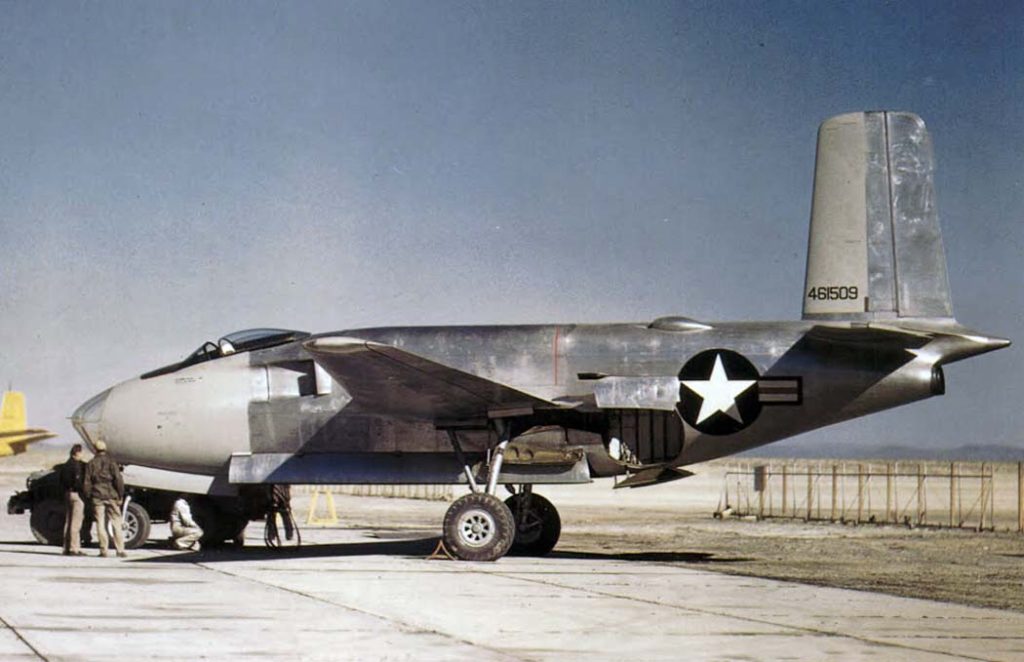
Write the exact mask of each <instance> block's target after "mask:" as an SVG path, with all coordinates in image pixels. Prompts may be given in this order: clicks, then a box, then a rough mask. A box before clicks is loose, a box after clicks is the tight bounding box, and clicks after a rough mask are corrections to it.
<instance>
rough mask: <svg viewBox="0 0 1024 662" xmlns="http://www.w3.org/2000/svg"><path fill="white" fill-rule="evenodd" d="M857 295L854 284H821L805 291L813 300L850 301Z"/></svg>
mask: <svg viewBox="0 0 1024 662" xmlns="http://www.w3.org/2000/svg"><path fill="white" fill-rule="evenodd" d="M859 297H860V294H859V292H858V289H857V286H856V285H830V286H828V287H825V286H824V285H822V286H819V287H812V288H811V289H810V290H808V291H807V298H808V299H814V300H815V301H851V300H854V299H857V298H859Z"/></svg>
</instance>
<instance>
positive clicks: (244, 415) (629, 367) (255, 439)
mask: <svg viewBox="0 0 1024 662" xmlns="http://www.w3.org/2000/svg"><path fill="white" fill-rule="evenodd" d="M331 335H343V336H354V337H359V338H363V339H366V340H370V341H375V342H379V343H383V344H386V345H390V346H394V347H398V348H400V349H402V350H404V351H407V352H410V353H413V354H416V355H418V356H422V357H425V358H428V359H430V360H432V361H436V362H437V363H440V364H444V365H447V366H451V367H453V368H455V369H458V370H461V371H464V372H466V373H471V374H473V375H477V376H479V377H482V378H484V379H487V380H490V381H494V382H499V383H501V384H505V385H507V386H511V387H514V388H515V389H518V390H520V391H523V392H525V393H528V394H531V395H535V396H537V397H538V398H541V399H543V400H547V401H551V402H554V403H558V405H559V406H558V407H552V408H549V409H541V408H535V409H534V410H532V411H530V412H529V413H525V415H523V413H522V412H520V415H519V416H517V420H519V423H520V429H523V428H525V427H529V426H530V425H532V424H544V425H560V426H563V427H566V428H582V429H585V430H586V431H587V432H589V433H591V434H592V435H598V436H599V437H600V439H601V440H602V441H604V442H607V441H608V440H609V438H610V437H611V436H613V435H615V434H616V432H615V430H614V425H615V421H617V420H619V419H616V418H615V416H616V415H619V416H621V414H622V413H624V412H625V413H626V414H627V415H633V414H637V415H638V420H641V421H642V420H643V414H644V413H648V412H649V413H650V414H652V415H661V416H666V417H670V418H668V419H667V420H672V418H671V417H674V419H675V421H676V422H677V424H678V425H680V426H681V439H682V443H681V444H679V448H678V452H673V453H672V456H671V457H664V456H663V455H664V453H662V456H658V455H657V450H658V449H654V448H652V449H651V450H650V451H646V452H645V448H644V444H650V445H651V446H655V445H657V443H658V437H659V434H663V433H659V432H658V431H656V430H655V431H650V432H644V431H643V430H638V431H637V435H636V436H635V437H634V439H633V440H632V443H633V444H634V445H635V446H636V447H635V448H632V449H631V450H632V453H633V455H634V457H636V458H637V459H638V461H639V462H640V463H653V462H652V460H654V461H658V462H662V463H664V464H668V465H672V466H680V465H685V464H690V463H693V462H700V461H704V460H709V459H713V458H716V457H721V456H724V455H729V454H732V453H736V452H739V451H742V450H745V449H748V448H753V447H756V446H759V445H761V444H765V443H768V442H772V441H776V440H778V439H782V438H785V437H788V436H791V435H794V434H798V433H800V432H805V431H807V430H811V429H815V428H820V427H823V426H826V425H830V424H833V423H836V422H839V421H842V420H846V419H849V418H853V417H856V416H861V415H864V414H868V413H871V412H875V411H880V410H883V409H887V408H890V407H895V406H899V405H902V404H906V403H909V402H913V401H916V400H920V399H923V398H926V397H929V396H931V395H935V394H938V393H941V392H942V387H943V385H942V378H941V371H940V368H939V366H940V364H941V362H942V361H943V360H944V356H948V354H949V352H948V351H947V352H946V354H945V355H943V354H940V353H937V352H928V351H923V349H924V348H926V347H927V345H928V344H929V343H930V342H931V343H934V342H936V341H935V340H934V339H932V338H927V337H920V336H916V335H913V334H910V333H902V332H892V331H879V330H874V329H871V328H868V327H867V326H866V325H859V326H854V325H851V324H843V323H836V324H828V325H823V324H820V323H819V324H815V323H812V322H772V323H728V324H713V325H711V326H710V328H709V327H705V326H701V325H696V328H684V329H682V330H671V329H670V330H666V329H661V328H652V327H651V325H647V324H608V325H583V324H581V325H536V326H533V325H531V326H483V327H411V328H377V329H360V330H353V331H345V332H343V333H341V334H323V335H322V336H316V337H314V338H322V337H329V336H331ZM943 337H945V338H950V337H962V335H961V336H951V335H947V336H943ZM305 342H308V340H303V341H293V342H289V343H286V344H282V345H277V346H274V347H270V348H266V349H257V350H253V351H249V352H244V353H237V354H231V355H227V356H223V357H219V358H211V359H210V360H208V361H204V362H201V363H198V364H195V365H191V366H187V367H184V368H182V369H180V370H177V371H173V372H169V373H167V374H162V375H158V376H155V377H149V378H137V379H132V380H129V381H126V382H123V383H121V384H119V385H117V386H115V387H113V388H111V389H109V390H108V391H106V392H104V393H103V394H101V395H100V396H98V397H97V398H94V399H93V400H91V401H89V402H88V403H86V404H85V405H83V407H82V408H80V409H79V411H77V412H76V413H75V416H74V418H75V420H76V421H77V422H78V424H79V426H80V428H81V429H82V430H84V431H85V432H86V433H87V435H88V436H89V438H92V439H95V438H102V439H104V440H105V441H106V442H107V443H108V444H109V445H110V446H111V448H113V449H116V452H117V457H118V458H119V460H121V461H122V462H126V463H129V464H134V465H141V466H147V467H155V468H160V469H167V470H171V471H183V472H194V473H202V474H222V473H225V472H226V471H227V468H228V465H229V461H230V459H231V457H232V455H234V454H240V453H252V454H266V453H273V454H301V455H308V454H317V453H325V454H331V453H448V452H450V447H449V445H448V441H447V439H446V436H445V434H444V432H443V431H441V430H439V429H438V428H439V427H440V426H442V425H443V422H441V421H415V420H402V419H401V418H399V417H389V416H379V415H375V413H374V412H373V411H365V410H363V409H361V408H360V406H359V403H358V402H353V401H352V399H351V397H350V396H349V394H348V393H347V391H346V390H345V388H344V387H343V385H341V384H339V383H337V382H335V381H333V380H330V377H328V376H327V375H326V374H325V373H324V372H323V371H320V370H317V365H316V363H315V362H314V360H313V358H312V356H311V355H310V353H309V352H308V351H307V350H306V349H305V347H304V343H305ZM963 343H969V341H966V340H962V341H961V344H963ZM975 344H976V346H977V351H984V350H983V347H984V345H983V344H980V343H975ZM718 348H728V350H730V351H733V352H737V353H739V354H741V355H742V356H744V357H746V358H747V359H748V360H749V361H750V362H751V363H752V364H753V365H754V366H755V368H756V370H757V372H758V374H759V375H760V376H761V377H763V378H765V379H778V380H791V383H794V384H798V385H799V386H798V388H799V391H798V392H797V393H795V395H793V394H791V397H790V398H789V399H788V401H786V402H783V403H766V405H769V406H764V407H763V408H762V409H761V410H760V411H759V413H758V414H757V417H756V420H753V421H747V423H748V425H747V426H746V427H745V428H744V429H742V430H740V431H737V432H736V433H734V434H729V435H725V436H719V435H712V434H705V433H702V432H701V431H699V430H697V429H695V428H694V427H693V426H691V425H689V424H687V423H686V422H685V420H684V417H682V416H681V415H680V412H679V411H678V410H679V408H680V406H681V398H680V397H679V394H680V380H679V375H680V370H681V368H682V367H683V365H684V364H685V363H686V362H687V360H688V359H689V358H690V357H693V356H695V355H698V354H700V353H701V352H704V351H707V350H715V349H718ZM972 353H977V352H972ZM957 358H959V357H957ZM325 380H330V382H329V383H326V381H325ZM763 383H764V382H762V384H763ZM762 397H766V396H762ZM772 404H774V406H771V405H772ZM652 420H663V419H660V418H659V419H652ZM620 424H621V423H620ZM638 425H641V426H642V425H643V423H642V422H641V423H639V424H638ZM472 427H473V426H469V427H468V429H467V431H466V432H465V435H466V438H467V446H468V449H469V450H482V449H483V448H485V447H486V446H487V445H488V442H489V441H490V440H491V438H492V435H493V432H492V431H490V430H488V429H487V425H486V423H485V422H484V423H483V424H482V425H481V426H479V428H478V429H476V430H474V429H472ZM587 450H588V453H590V454H591V455H593V454H595V453H599V452H600V451H599V450H598V447H596V446H594V445H593V444H591V445H590V446H589V447H588V448H587ZM672 450H673V451H674V450H675V449H672ZM644 455H647V456H648V457H644ZM607 466H609V465H608V464H607V463H601V462H591V468H592V472H593V473H595V474H598V475H600V474H601V473H604V472H607V471H608V469H605V470H604V471H602V470H601V469H600V468H597V470H596V471H595V470H594V469H595V467H607ZM455 469H457V467H455ZM612 471H613V472H614V471H615V470H614V469H612ZM452 476H453V480H460V478H459V474H458V472H457V471H453V472H452Z"/></svg>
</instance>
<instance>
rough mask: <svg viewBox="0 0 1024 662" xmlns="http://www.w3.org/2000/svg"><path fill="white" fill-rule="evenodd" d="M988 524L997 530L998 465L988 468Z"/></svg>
mask: <svg viewBox="0 0 1024 662" xmlns="http://www.w3.org/2000/svg"><path fill="white" fill-rule="evenodd" d="M988 525H989V527H991V528H992V530H993V531H995V530H996V465H995V463H993V464H991V465H989V468H988Z"/></svg>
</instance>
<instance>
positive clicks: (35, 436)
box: [0, 390, 57, 457]
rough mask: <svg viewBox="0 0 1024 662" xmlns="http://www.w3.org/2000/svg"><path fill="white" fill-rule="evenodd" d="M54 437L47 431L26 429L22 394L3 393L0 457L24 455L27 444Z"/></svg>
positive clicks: (0, 414)
mask: <svg viewBox="0 0 1024 662" xmlns="http://www.w3.org/2000/svg"><path fill="white" fill-rule="evenodd" d="M56 436H57V435H55V434H53V433H52V432H50V431H49V430H44V429H42V428H30V427H28V417H27V416H26V415H25V394H24V393H21V392H20V391H11V390H7V391H4V394H3V403H2V404H0V457H6V456H8V455H17V454H19V453H24V452H25V449H26V447H27V446H28V445H29V444H31V443H34V442H37V441H42V440H43V439H49V438H50V437H56Z"/></svg>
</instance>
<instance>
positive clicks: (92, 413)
mask: <svg viewBox="0 0 1024 662" xmlns="http://www.w3.org/2000/svg"><path fill="white" fill-rule="evenodd" d="M111 390H112V389H109V388H108V389H107V390H106V391H103V392H102V393H99V394H97V395H94V396H93V397H91V398H89V399H88V400H86V401H85V402H83V403H82V404H81V406H79V407H78V409H76V410H75V413H73V414H71V425H73V426H74V427H75V430H76V431H77V432H78V435H79V436H80V437H81V438H82V441H84V442H85V443H86V445H87V446H88V447H89V450H92V451H95V450H96V449H95V446H94V444H95V442H96V441H98V440H99V438H100V436H99V434H100V422H101V421H102V420H103V406H104V405H105V404H106V403H107V397H108V396H109V395H110V391H111Z"/></svg>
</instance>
